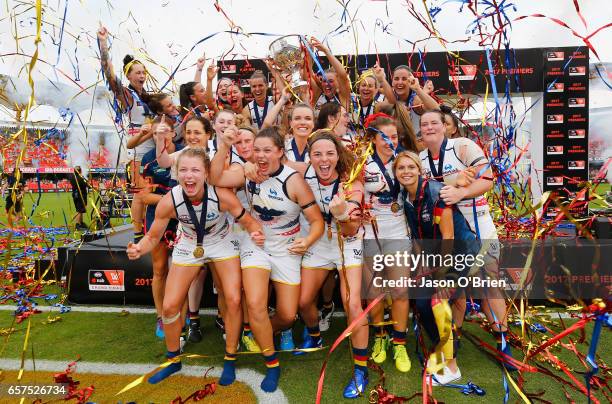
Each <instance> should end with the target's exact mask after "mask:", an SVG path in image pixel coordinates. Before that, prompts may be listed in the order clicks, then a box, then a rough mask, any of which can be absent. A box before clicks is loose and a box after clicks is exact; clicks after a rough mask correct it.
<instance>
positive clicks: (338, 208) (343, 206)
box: [329, 190, 348, 220]
mask: <svg viewBox="0 0 612 404" xmlns="http://www.w3.org/2000/svg"><path fill="white" fill-rule="evenodd" d="M329 211H330V212H331V214H332V215H333V216H334V217H335V218H336V219H340V220H346V218H347V217H348V204H347V203H346V198H345V197H344V195H343V194H342V190H340V191H339V192H338V193H337V194H336V195H334V197H333V198H332V200H331V201H330V202H329Z"/></svg>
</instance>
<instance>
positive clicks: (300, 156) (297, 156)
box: [291, 138, 308, 162]
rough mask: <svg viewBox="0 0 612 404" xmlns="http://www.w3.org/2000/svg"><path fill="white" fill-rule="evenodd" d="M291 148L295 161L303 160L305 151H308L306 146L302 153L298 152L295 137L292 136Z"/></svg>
mask: <svg viewBox="0 0 612 404" xmlns="http://www.w3.org/2000/svg"><path fill="white" fill-rule="evenodd" d="M291 150H293V155H294V156H295V161H297V162H304V159H305V158H306V152H308V146H306V147H305V148H304V151H303V152H302V154H300V151H299V150H298V146H297V143H295V138H293V139H291Z"/></svg>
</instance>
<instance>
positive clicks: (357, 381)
mask: <svg viewBox="0 0 612 404" xmlns="http://www.w3.org/2000/svg"><path fill="white" fill-rule="evenodd" d="M335 105H337V104H335ZM309 150H310V164H308V165H306V164H304V163H296V164H301V165H302V166H303V167H302V168H301V170H300V171H301V173H303V175H304V179H305V180H306V182H307V183H308V185H309V186H310V190H311V191H312V192H313V194H314V195H315V199H316V201H317V205H318V206H319V209H320V210H321V212H322V213H323V218H324V220H325V222H326V229H327V231H326V234H325V235H323V237H321V238H320V239H319V240H318V241H317V242H316V243H315V244H314V245H312V246H311V247H310V248H309V249H308V251H307V252H306V254H304V259H303V260H302V285H301V291H300V316H301V318H302V320H304V324H305V326H306V331H307V332H305V333H304V341H303V342H302V345H301V346H300V348H299V350H297V351H295V353H294V354H295V355H304V354H305V353H306V352H307V350H308V349H312V348H320V347H322V346H323V339H322V337H321V334H320V329H319V318H318V314H319V312H318V310H317V300H318V296H319V291H320V290H321V288H322V286H323V284H324V283H325V282H326V281H327V279H328V278H329V276H328V274H329V272H330V271H333V270H334V269H335V270H337V271H338V273H339V277H340V294H341V296H342V303H343V305H344V309H345V312H346V313H347V314H348V317H347V323H348V324H351V323H352V322H353V320H355V319H356V318H358V317H359V316H360V315H361V313H362V311H363V309H362V307H361V280H362V247H363V246H362V237H363V235H362V234H360V232H359V229H360V228H361V225H362V206H361V201H362V199H363V184H362V183H361V182H359V181H353V182H351V183H350V184H349V183H348V180H349V176H350V170H351V168H352V167H353V161H354V157H353V156H352V155H351V154H350V152H349V151H348V150H346V149H345V148H344V146H342V143H341V142H340V140H339V139H338V136H337V135H336V134H335V133H334V132H332V131H331V130H321V131H319V132H317V133H316V134H315V135H313V137H312V138H311V139H310V141H309ZM351 342H352V346H353V359H354V372H353V374H352V375H351V378H350V380H349V382H348V384H347V386H346V388H345V389H344V397H345V398H357V397H359V396H360V395H361V394H362V393H363V392H364V390H365V387H366V386H367V384H368V370H367V366H366V362H367V357H368V326H367V321H366V319H365V318H363V319H362V321H361V322H360V324H358V325H357V327H356V328H355V331H353V333H352V334H351Z"/></svg>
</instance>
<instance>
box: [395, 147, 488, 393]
mask: <svg viewBox="0 0 612 404" xmlns="http://www.w3.org/2000/svg"><path fill="white" fill-rule="evenodd" d="M393 171H394V172H395V177H396V178H397V180H398V181H399V183H400V185H401V187H402V191H401V200H402V202H403V203H402V208H403V209H404V212H405V214H406V220H407V223H408V225H409V226H410V229H411V232H412V236H413V240H414V242H415V244H416V243H418V241H417V240H425V242H424V243H422V244H421V245H420V249H421V251H423V252H425V253H438V254H444V253H445V252H446V253H453V254H467V253H474V254H478V250H479V248H480V243H478V240H477V239H476V236H475V234H474V233H473V232H472V231H471V230H470V228H469V225H468V224H467V221H466V220H465V217H463V214H461V212H460V211H459V210H457V209H453V208H452V206H448V205H446V204H445V203H444V200H443V199H442V198H441V197H440V190H441V189H442V187H443V186H444V184H443V183H440V182H438V181H436V180H434V179H429V180H427V179H425V178H424V177H423V176H422V175H421V172H422V165H421V158H420V157H419V156H418V155H417V154H416V153H414V152H411V151H403V152H401V153H399V154H398V155H397V157H396V158H395V162H394V164H393ZM432 240H451V241H450V242H446V243H445V242H442V243H441V244H440V245H438V244H435V245H432V244H433V242H432ZM453 241H455V245H453ZM466 248H471V249H472V251H466ZM436 275H439V276H437V278H439V277H440V276H442V277H443V275H442V274H436ZM452 294H453V290H448V291H444V290H439V289H433V288H432V289H431V290H422V289H419V290H418V296H414V297H415V305H416V309H417V312H418V319H419V322H420V324H421V325H422V326H423V328H424V329H425V331H426V332H427V334H428V335H429V338H430V340H431V341H432V347H433V349H432V350H431V352H432V354H431V355H430V356H429V358H428V361H427V364H426V370H427V377H428V378H431V379H432V384H433V385H434V386H439V385H444V384H448V383H452V382H453V381H455V380H458V379H460V378H461V371H460V370H459V367H458V366H457V348H458V342H459V341H458V339H457V338H458V335H457V331H456V329H455V328H453V327H452V311H451V307H450V305H449V297H450V295H452ZM444 331H446V335H441V334H442V333H444ZM427 382H428V383H429V379H428V380H427Z"/></svg>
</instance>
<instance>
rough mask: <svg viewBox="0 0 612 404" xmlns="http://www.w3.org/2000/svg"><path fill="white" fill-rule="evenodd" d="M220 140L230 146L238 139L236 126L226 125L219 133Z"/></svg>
mask: <svg viewBox="0 0 612 404" xmlns="http://www.w3.org/2000/svg"><path fill="white" fill-rule="evenodd" d="M221 140H222V141H223V143H225V145H226V146H227V147H230V148H231V147H232V145H233V144H234V143H236V142H237V141H238V128H237V127H236V126H235V125H231V126H228V127H227V128H225V130H224V131H223V134H222V135H221Z"/></svg>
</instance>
